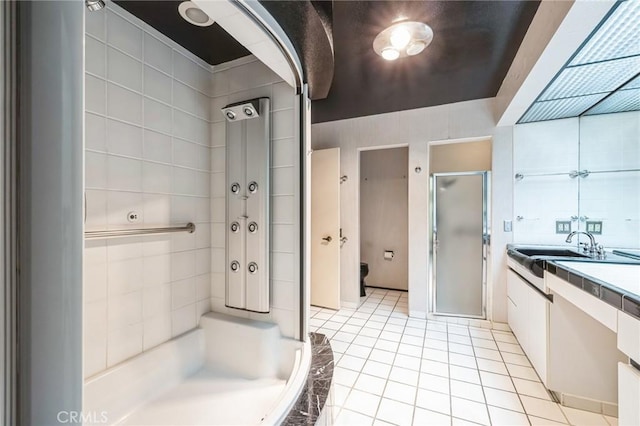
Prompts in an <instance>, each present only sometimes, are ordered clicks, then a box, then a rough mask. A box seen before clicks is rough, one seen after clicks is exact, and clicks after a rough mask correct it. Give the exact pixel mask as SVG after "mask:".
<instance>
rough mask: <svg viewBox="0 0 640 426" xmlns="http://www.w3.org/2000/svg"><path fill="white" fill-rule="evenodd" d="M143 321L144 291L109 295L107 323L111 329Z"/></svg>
mask: <svg viewBox="0 0 640 426" xmlns="http://www.w3.org/2000/svg"><path fill="white" fill-rule="evenodd" d="M141 321H142V291H141V290H138V291H134V292H131V293H127V294H121V295H114V296H110V297H109V301H108V305H107V323H108V325H109V331H113V330H118V329H122V328H124V327H128V326H132V325H135V324H139V323H140V322H141Z"/></svg>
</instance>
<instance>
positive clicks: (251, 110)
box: [222, 98, 260, 122]
mask: <svg viewBox="0 0 640 426" xmlns="http://www.w3.org/2000/svg"><path fill="white" fill-rule="evenodd" d="M222 113H223V114H224V116H225V118H226V119H227V121H230V122H232V121H240V120H247V119H250V118H257V117H260V98H258V99H251V100H249V101H243V102H237V103H235V104H231V105H227V106H226V107H224V108H222Z"/></svg>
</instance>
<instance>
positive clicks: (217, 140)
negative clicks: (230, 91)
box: [209, 110, 227, 146]
mask: <svg viewBox="0 0 640 426" xmlns="http://www.w3.org/2000/svg"><path fill="white" fill-rule="evenodd" d="M217 111H218V112H219V113H220V110H217ZM220 115H222V113H220ZM226 125H227V123H226V122H225V121H219V122H218V123H211V124H210V127H211V135H210V137H209V139H210V145H211V146H225V145H226V143H227V141H226V139H225V137H226V136H225V135H226Z"/></svg>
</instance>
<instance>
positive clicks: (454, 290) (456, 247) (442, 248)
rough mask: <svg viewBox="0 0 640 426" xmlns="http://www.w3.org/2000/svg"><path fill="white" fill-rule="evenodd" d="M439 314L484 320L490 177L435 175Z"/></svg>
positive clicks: (436, 306)
mask: <svg viewBox="0 0 640 426" xmlns="http://www.w3.org/2000/svg"><path fill="white" fill-rule="evenodd" d="M432 185H433V186H432V206H433V217H432V224H433V249H432V251H433V257H432V259H433V265H432V268H433V283H434V286H433V287H434V299H435V303H434V313H436V314H441V315H453V316H464V317H472V318H485V297H484V295H485V276H486V265H485V263H486V250H485V243H487V242H488V237H487V235H488V233H487V199H488V198H487V172H472V173H441V174H434V175H433V180H432Z"/></svg>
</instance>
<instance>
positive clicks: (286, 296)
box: [271, 280, 297, 310]
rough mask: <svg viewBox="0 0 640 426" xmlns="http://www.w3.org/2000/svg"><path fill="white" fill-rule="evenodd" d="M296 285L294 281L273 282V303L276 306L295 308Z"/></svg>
mask: <svg viewBox="0 0 640 426" xmlns="http://www.w3.org/2000/svg"><path fill="white" fill-rule="evenodd" d="M295 286H296V284H295V283H293V282H287V281H277V280H273V281H272V282H271V294H272V300H271V305H272V306H273V307H274V308H281V309H288V310H293V309H294V308H295V295H296V293H297V292H296V289H295V288H294V287H295Z"/></svg>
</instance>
